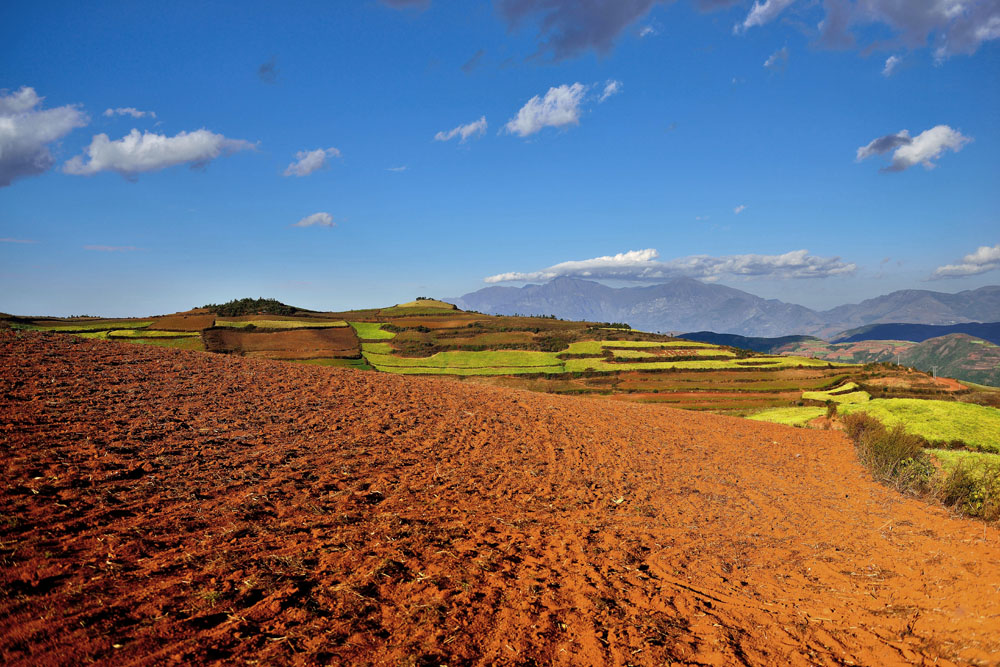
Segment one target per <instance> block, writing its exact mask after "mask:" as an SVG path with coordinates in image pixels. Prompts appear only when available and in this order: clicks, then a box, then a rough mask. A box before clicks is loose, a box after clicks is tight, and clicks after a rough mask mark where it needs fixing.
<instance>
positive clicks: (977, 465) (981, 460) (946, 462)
mask: <svg viewBox="0 0 1000 667" xmlns="http://www.w3.org/2000/svg"><path fill="white" fill-rule="evenodd" d="M927 451H929V452H930V453H931V454H933V455H934V456H935V457H936V458H937V460H938V461H940V462H941V467H943V468H944V469H945V470H950V469H952V468H954V467H955V466H957V465H959V464H961V463H965V464H967V465H969V466H971V467H972V468H973V469H975V470H977V471H982V470H983V468H984V464H993V465H1000V454H990V453H988V452H970V451H968V450H965V449H928V450H927Z"/></svg>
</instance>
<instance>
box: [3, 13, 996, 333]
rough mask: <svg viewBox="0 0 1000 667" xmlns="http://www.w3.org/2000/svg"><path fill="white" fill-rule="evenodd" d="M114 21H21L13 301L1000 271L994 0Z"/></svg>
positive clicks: (744, 284)
mask: <svg viewBox="0 0 1000 667" xmlns="http://www.w3.org/2000/svg"><path fill="white" fill-rule="evenodd" d="M94 4H95V5H96V8H95V7H94V6H84V5H83V4H81V3H69V2H31V3H28V2H8V3H4V5H3V6H2V7H0V62H2V63H3V68H2V70H0V89H4V92H3V93H2V95H0V281H2V286H3V289H2V290H0V310H2V311H6V312H14V313H18V314H63V315H65V314H82V313H93V314H104V315H114V316H121V315H145V314H155V313H162V312H173V311H177V310H183V309H187V308H191V307H195V306H199V305H202V304H204V303H206V302H219V301H226V300H229V299H231V298H237V297H242V296H273V297H276V298H279V299H281V300H282V301H285V302H288V303H292V304H295V305H300V306H304V307H310V308H320V309H333V310H338V309H346V308H351V307H363V306H371V305H387V304H392V303H397V302H402V301H407V300H410V299H412V298H413V297H415V296H417V295H428V296H441V297H447V296H458V295H460V294H464V293H466V292H469V291H473V290H475V289H479V288H481V287H484V286H486V285H488V284H513V285H519V284H523V280H535V281H537V280H542V279H546V278H548V277H551V276H555V275H575V276H581V277H595V278H601V279H605V280H607V281H609V282H610V284H615V285H625V284H650V283H653V282H660V281H662V280H664V279H666V278H669V277H671V276H674V275H689V276H693V277H696V278H699V279H705V280H710V281H717V282H719V283H722V284H726V285H731V286H733V287H737V288H740V289H745V290H747V291H750V292H753V293H755V294H759V295H761V296H765V297H773V298H779V299H782V300H785V301H790V302H794V303H801V304H803V305H806V306H810V307H814V308H828V307H832V306H835V305H839V304H841V303H845V302H854V301H859V300H862V299H864V298H869V297H873V296H876V295H879V294H883V293H887V292H889V291H892V290H896V289H908V288H916V289H935V290H940V291H947V292H955V291H959V290H962V289H970V288H975V287H979V286H982V285H987V284H996V283H998V282H1000V194H998V188H997V184H998V183H1000V115H998V113H997V110H998V109H1000V40H998V39H997V38H1000V3H998V2H997V0H919V1H917V0H914V1H913V2H911V3H902V6H903V7H904V9H902V10H899V9H896V7H897V6H899V5H901V3H898V2H894V1H892V0H867V1H866V3H864V7H862V6H860V5H856V4H854V3H853V2H851V0H828V1H827V2H826V3H823V4H821V3H817V2H811V1H810V0H767V1H766V2H763V3H761V2H752V1H751V2H743V1H740V0H714V1H707V0H701V1H700V2H698V1H695V0H678V1H677V2H673V3H661V2H656V1H655V0H623V1H621V2H601V1H599V0H591V1H590V2H569V1H568V0H497V1H496V2H486V1H482V2H480V1H474V0H464V1H462V2H457V1H444V0H430V1H429V2H423V3H421V2H413V1H412V0H411V1H406V0H394V1H392V2H389V1H388V0H386V1H385V2H381V1H376V0H359V1H357V2H354V1H350V0H338V1H337V2H332V3H331V2H322V3H320V2H316V3H309V2H303V3H297V4H296V5H295V6H294V7H292V8H288V7H285V6H280V5H279V4H278V3H270V2H268V3H265V2H245V3H240V4H239V6H238V7H236V6H235V4H234V5H233V6H230V3H194V2H175V3H150V2H121V3H116V2H107V3H94ZM710 6H711V7H715V9H714V10H712V11H707V9H709V7H710ZM840 17H847V19H848V20H847V22H846V23H845V22H843V21H839V18H840ZM890 58H892V59H893V60H892V61H890ZM550 91H551V92H550ZM536 97H537V99H534V101H532V100H533V98H536ZM602 98H603V99H602ZM116 110H118V111H116ZM149 112H152V114H155V116H153V115H151V114H150V113H149ZM481 119H485V122H484V123H483V122H481ZM5 123H6V125H5ZM483 125H485V127H483ZM462 128H465V129H464V134H465V136H464V137H463V132H462ZM133 130H134V132H133ZM903 130H906V131H907V132H906V133H905V134H904V133H902V131H903ZM101 135H106V136H105V137H103V138H102V137H101ZM130 135H131V140H130V139H129V137H130ZM449 136H450V137H451V138H447V137H449ZM436 137H438V138H436ZM865 147H868V150H867V151H865V150H864V149H865ZM859 149H861V151H860V152H859ZM865 155H868V157H864V156H865ZM859 156H860V157H863V158H864V159H859ZM300 158H302V159H301V160H300ZM931 167H933V168H931ZM737 211H738V212H737ZM310 222H311V223H313V224H307V223H310ZM296 223H299V224H296ZM803 250H806V251H808V252H807V253H802V252H798V251H803ZM487 278H490V279H491V280H493V281H494V282H491V283H487V282H484V280H485V279H487ZM932 278H933V279H932ZM507 279H509V280H507Z"/></svg>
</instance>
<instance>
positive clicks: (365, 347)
mask: <svg viewBox="0 0 1000 667" xmlns="http://www.w3.org/2000/svg"><path fill="white" fill-rule="evenodd" d="M361 351H362V352H364V353H365V354H392V353H393V349H392V344H391V343H361Z"/></svg>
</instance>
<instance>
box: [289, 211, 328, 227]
mask: <svg viewBox="0 0 1000 667" xmlns="http://www.w3.org/2000/svg"><path fill="white" fill-rule="evenodd" d="M336 226H337V223H335V222H334V221H333V216H332V215H330V214H329V213H325V212H323V211H320V212H319V213H313V214H312V215H307V216H306V217H304V218H302V219H301V220H299V221H298V222H296V223H294V224H293V225H292V227H336Z"/></svg>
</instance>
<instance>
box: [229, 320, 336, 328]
mask: <svg viewBox="0 0 1000 667" xmlns="http://www.w3.org/2000/svg"><path fill="white" fill-rule="evenodd" d="M215 326H217V327H231V328H236V329H245V328H246V327H254V328H256V329H325V328H330V327H346V326H347V322H345V321H343V320H254V321H252V322H240V321H236V320H222V319H217V320H215Z"/></svg>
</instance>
